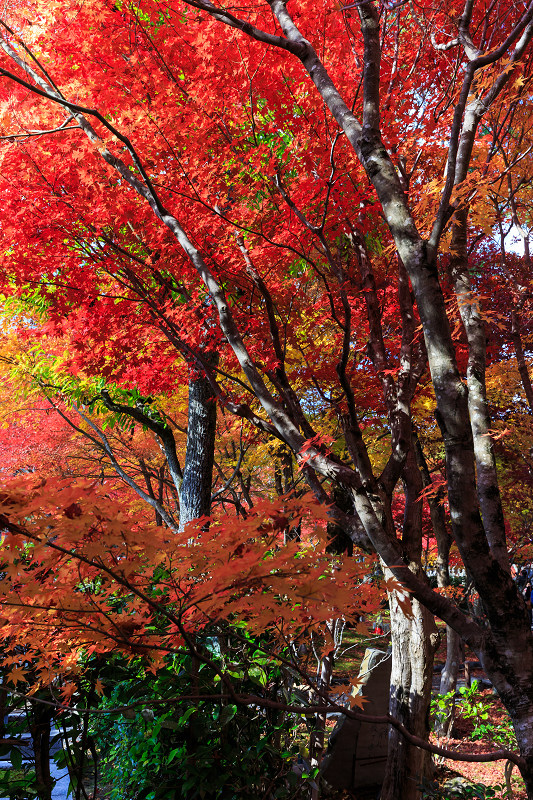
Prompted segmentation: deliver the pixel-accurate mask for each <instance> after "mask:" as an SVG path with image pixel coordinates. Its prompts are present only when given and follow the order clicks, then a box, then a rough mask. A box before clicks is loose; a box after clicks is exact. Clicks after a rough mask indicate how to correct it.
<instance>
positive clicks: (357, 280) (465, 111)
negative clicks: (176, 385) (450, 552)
mask: <svg viewBox="0 0 533 800" xmlns="http://www.w3.org/2000/svg"><path fill="white" fill-rule="evenodd" d="M28 14H36V15H37V17H36V18H38V20H39V24H38V25H34V24H33V22H32V24H30V23H29V22H28V20H27V17H28ZM3 30H4V35H3V39H2V41H1V42H0V46H1V48H2V51H3V56H2V65H1V66H0V75H2V76H3V77H4V78H6V79H7V80H6V81H5V84H4V85H5V87H6V92H9V93H10V94H9V98H8V96H7V94H6V96H5V105H4V125H5V133H4V140H3V141H4V149H3V153H2V185H1V187H0V190H1V191H2V196H3V204H4V208H5V209H6V220H7V222H6V223H5V224H4V225H3V227H2V237H3V239H4V245H3V248H4V253H5V254H4V269H5V271H6V274H7V275H8V276H9V279H8V280H9V281H10V282H11V283H10V284H9V286H12V285H13V283H12V282H13V281H15V283H18V285H19V286H27V285H28V281H35V280H37V281H38V282H40V283H41V284H42V283H48V284H50V285H49V286H48V288H47V289H45V292H44V293H45V297H46V302H47V304H48V306H49V315H50V320H51V322H50V324H51V326H52V328H53V326H54V325H55V326H56V328H57V327H62V326H63V327H66V326H68V327H69V328H70V329H71V331H72V334H73V341H77V348H78V351H77V355H76V358H73V359H72V362H73V364H74V362H75V361H76V359H77V360H78V363H83V364H84V369H90V370H92V371H93V372H94V373H97V372H100V373H101V374H104V375H105V376H106V378H108V377H109V376H110V375H113V377H114V378H115V379H118V380H120V381H122V382H123V383H124V382H125V383H127V382H128V381H129V382H133V381H134V380H135V381H137V382H138V383H139V385H141V386H144V385H146V384H147V383H148V384H149V385H150V386H151V385H157V384H158V383H159V385H161V369H160V365H165V364H166V365H168V364H169V363H172V364H173V363H175V361H174V360H173V356H169V353H170V352H172V353H173V354H174V353H175V352H178V353H180V354H181V356H182V357H183V358H184V359H185V360H186V361H188V362H189V363H192V364H194V365H195V368H196V369H198V370H199V372H201V373H202V374H205V377H206V379H207V381H208V382H209V385H210V386H211V389H212V391H213V393H214V395H215V396H216V397H217V398H218V400H219V402H220V403H221V404H222V405H223V407H224V409H225V412H226V413H231V414H235V415H237V416H240V417H241V418H243V419H245V420H246V421H247V422H248V423H249V424H250V425H251V426H252V427H255V428H256V429H257V430H258V431H262V432H264V433H266V434H268V435H270V436H273V437H275V438H276V439H278V440H281V442H283V443H284V444H285V445H286V446H287V447H288V448H289V449H290V450H291V451H292V453H293V454H294V457H295V459H296V461H297V462H298V464H299V468H300V469H301V471H302V473H303V474H304V475H305V477H306V479H307V481H308V483H309V485H310V487H311V488H312V490H313V491H314V492H315V494H316V496H317V498H319V499H320V500H321V501H322V502H324V503H328V502H329V503H331V501H332V500H333V494H334V492H333V489H334V487H335V486H340V487H342V488H343V489H344V490H345V492H346V493H347V494H349V496H350V498H351V502H352V504H353V510H351V511H348V512H347V511H345V510H343V509H342V508H340V507H339V506H338V505H337V504H336V503H334V502H333V503H331V505H330V513H331V515H332V518H333V519H334V520H335V521H337V522H339V523H341V525H342V526H343V528H344V530H345V531H346V532H347V533H348V534H349V535H350V536H351V537H352V539H353V540H354V541H355V542H356V543H363V544H364V545H365V546H368V544H369V543H370V544H371V546H372V547H373V548H374V549H375V551H376V552H377V553H378V554H379V556H380V558H381V559H382V561H383V563H384V564H385V565H386V567H387V568H388V569H389V570H390V571H391V573H392V574H393V575H394V576H395V578H396V579H397V580H399V581H401V583H402V584H403V585H404V586H406V587H407V588H408V589H409V590H410V591H411V592H412V594H413V597H414V598H415V599H416V601H417V602H420V603H421V604H422V606H423V607H424V608H426V609H427V610H428V611H430V612H431V613H432V614H435V615H437V616H439V617H440V618H441V619H443V620H445V621H446V623H447V624H448V625H449V626H450V627H451V628H453V629H454V630H456V631H457V632H458V633H459V634H460V635H461V637H462V638H463V639H464V641H465V642H466V643H467V644H469V646H471V647H472V648H473V649H474V650H475V651H476V652H477V653H478V655H479V657H480V659H481V661H482V663H483V665H484V667H485V669H486V671H487V673H488V674H489V676H490V677H491V679H492V681H493V683H494V685H495V687H496V688H497V690H498V692H499V694H500V696H501V697H502V700H503V702H504V703H505V705H506V707H507V709H508V710H509V713H510V715H511V717H512V719H513V723H514V726H515V730H516V735H517V741H518V743H519V747H520V752H521V761H520V768H521V771H522V774H523V776H524V779H525V782H526V786H527V790H528V795H529V796H530V797H533V738H532V737H533V734H532V732H531V731H532V729H533V727H532V725H531V718H532V714H533V697H532V695H531V689H530V687H531V685H532V680H531V679H532V677H533V640H532V637H531V631H530V624H529V618H528V614H527V611H526V608H525V605H524V602H523V600H522V598H521V596H520V595H519V593H518V591H517V589H516V587H515V585H514V583H513V581H512V578H511V574H510V569H509V562H508V556H507V546H506V528H505V515H504V508H503V505H502V497H501V493H500V489H499V482H498V471H497V464H496V460H495V456H494V449H493V442H492V438H491V436H492V422H491V418H490V409H489V405H488V402H487V396H486V378H485V373H486V362H487V337H486V328H489V327H490V321H489V323H487V319H486V318H485V315H484V312H483V307H482V306H483V302H482V300H481V298H480V297H479V295H478V294H477V292H476V290H475V282H473V280H472V274H471V262H472V258H473V256H474V254H476V253H478V252H480V251H481V243H482V241H483V237H482V236H481V234H480V223H484V224H485V228H488V230H490V229H491V220H493V219H494V217H493V216H491V215H490V214H491V213H492V211H491V212H490V214H489V212H488V211H487V208H491V209H492V208H493V207H494V205H493V203H491V201H490V198H489V199H487V196H488V192H487V191H486V190H484V187H485V188H486V186H487V183H488V182H490V180H492V179H494V180H495V176H496V175H497V174H498V173H499V171H500V170H501V162H500V161H499V159H498V158H496V157H493V155H494V152H493V151H496V150H498V152H501V150H502V149H503V148H504V147H505V146H506V145H505V144H504V143H503V140H505V142H511V140H513V139H516V137H515V134H516V130H517V124H518V123H517V122H516V121H515V122H513V123H512V124H510V125H508V126H501V125H495V127H494V129H493V132H492V133H491V128H490V124H491V122H494V121H495V120H497V119H498V114H501V113H502V109H504V108H505V106H506V105H508V104H509V103H512V104H514V107H515V108H517V109H519V115H520V116H522V114H523V115H524V116H525V114H526V112H527V109H528V107H529V106H528V100H527V92H526V88H527V86H528V83H529V80H530V70H531V58H530V47H529V45H530V39H531V36H532V34H533V5H531V4H530V5H522V4H521V5H518V6H517V5H516V4H511V3H508V2H505V1H504V0H500V2H496V3H493V4H492V5H490V6H486V5H485V4H483V3H480V2H478V3H476V2H473V0H467V2H466V3H465V4H464V5H462V6H459V5H457V4H454V3H452V4H451V5H450V4H449V5H447V6H446V8H444V7H442V6H441V5H440V4H438V3H433V2H427V3H426V2H424V3H422V4H419V5H414V4H413V5H411V4H407V3H398V4H395V5H388V4H384V5H383V6H381V7H378V5H377V4H375V3H374V2H370V0H369V1H368V2H362V3H357V4H355V5H354V6H353V7H352V6H349V7H335V6H333V5H332V6H331V7H330V6H328V7H326V8H323V9H319V8H317V7H316V6H314V5H312V4H306V3H301V4H299V6H298V7H297V8H295V10H294V12H292V11H289V9H288V8H287V5H286V4H285V3H283V2H281V0H273V1H272V2H271V3H270V4H269V5H266V4H265V5H264V6H260V7H257V8H256V7H250V8H244V9H243V11H242V15H241V16H236V14H235V13H234V11H233V10H231V9H229V8H225V7H222V6H214V5H213V4H211V3H210V2H208V1H207V0H190V2H189V3H186V2H184V3H175V4H174V3H172V4H168V5H166V6H164V7H163V6H160V5H159V4H158V3H155V2H146V3H145V4H144V5H143V7H142V8H139V7H137V6H128V5H127V4H125V3H120V4H115V5H114V6H112V7H111V6H109V5H108V4H106V3H104V2H93V3H91V4H90V5H83V6H79V7H78V5H77V4H75V3H66V2H58V3H57V4H54V5H53V6H50V4H47V5H46V7H44V6H41V5H40V4H38V3H36V4H35V5H32V7H31V10H30V8H29V6H28V9H27V10H26V9H24V8H23V7H17V8H15V9H13V10H12V11H11V17H10V19H9V20H6V21H4V28H3ZM80 32H83V35H81V34H80ZM73 42H76V45H75V46H74V44H73ZM352 63H353V65H354V66H352ZM354 72H355V75H356V77H355V78H354ZM489 137H491V138H490V140H489ZM489 141H490V144H489ZM524 144H525V142H522V141H521V140H520V139H518V145H516V148H517V149H516V148H515V150H514V152H513V156H512V158H511V160H510V161H509V162H508V164H509V166H508V167H506V169H508V170H509V172H510V173H512V171H513V169H516V167H515V164H516V163H517V159H518V160H519V159H521V158H522V156H523V154H524V152H525V149H527V146H526V147H525V148H524V149H521V148H522V147H523V145H524ZM487 148H488V149H487ZM518 163H519V161H518ZM30 203H31V205H30ZM30 208H31V214H29V213H28V209H30ZM193 209H194V211H193ZM474 212H475V213H474ZM502 213H507V211H505V212H502ZM484 234H485V235H487V231H485V232H484ZM30 244H31V248H30ZM476 248H478V250H476ZM58 252H59V253H61V254H62V255H61V267H60V269H59V268H58V262H57V254H58ZM37 254H38V256H39V257H38V259H37V258H36V256H37ZM117 254H119V256H120V266H118V267H117V261H116V255H117ZM484 269H485V267H484ZM58 272H59V275H58ZM9 286H6V289H7V290H9ZM117 286H121V287H124V292H125V294H124V295H123V297H122V299H120V300H119V301H118V302H117V303H115V302H114V301H113V302H110V301H109V298H101V297H100V294H101V293H102V292H103V291H104V292H105V290H106V289H109V288H111V287H112V288H113V289H115V288H116V287H117ZM106 293H107V292H106ZM450 297H454V298H455V303H451V302H450ZM139 299H141V300H142V304H139V305H138V306H136V307H137V308H138V311H137V312H136V313H134V314H132V313H128V314H127V315H126V314H125V308H131V305H130V304H131V303H132V302H135V303H137V301H138V300H139ZM74 305H76V306H77V309H75V308H74ZM104 315H105V316H104ZM104 318H105V320H106V328H105V332H104V331H103V330H102V327H101V325H100V322H101V320H102V319H104ZM124 319H127V320H128V325H129V326H130V329H129V330H128V331H127V332H126V330H125V325H124ZM419 322H420V325H421V329H422V332H423V342H422V339H421V337H420V336H419V335H418V333H417V328H418V324H419ZM455 322H457V323H458V324H459V325H460V329H456V330H455V331H454V329H453V327H452V324H453V323H455ZM146 326H149V327H150V330H152V331H153V330H154V327H155V328H157V330H158V331H159V332H160V340H159V342H158V343H157V345H156V344H155V343H154V342H155V341H156V340H155V339H151V342H152V344H151V347H150V351H151V352H150V353H149V354H147V353H146V352H143V348H142V347H138V342H139V336H140V333H141V332H142V331H143V330H146V329H147V327H146ZM457 331H460V332H459V333H458V332H457ZM163 342H164V344H163ZM207 343H208V344H209V348H210V350H211V351H213V352H216V353H217V359H215V360H213V359H210V358H207V357H206V355H205V353H206V346H207ZM315 350H316V352H314V351H315ZM110 352H111V353H117V354H118V353H120V358H118V357H116V358H112V359H111V363H112V366H110V363H109V353H110ZM165 357H166V360H165ZM500 357H501V352H500ZM426 359H427V361H426ZM147 363H149V364H150V369H149V370H146V369H144V375H143V368H145V367H146V364H147ZM426 363H427V365H428V367H429V373H430V377H431V389H430V390H429V389H428V390H426V391H429V392H430V393H431V392H433V393H434V396H435V400H436V412H435V413H436V419H437V422H438V426H439V429H440V435H441V442H442V445H443V448H444V451H445V453H444V454H445V472H446V480H447V503H448V507H449V513H450V523H451V530H452V533H453V538H454V541H455V543H456V545H457V547H458V549H459V551H460V554H461V558H462V560H463V563H464V565H465V567H466V569H467V570H468V572H469V574H470V575H471V577H472V580H473V582H474V584H475V587H476V590H477V591H478V592H479V595H480V598H481V601H482V604H483V609H484V614H485V620H484V621H483V622H480V621H477V620H474V619H472V618H470V617H468V616H467V615H465V614H464V613H462V612H461V611H460V610H459V609H458V608H457V607H456V606H455V604H454V603H453V602H452V601H451V600H450V599H448V598H446V597H445V596H443V595H442V594H439V593H436V592H434V591H432V590H431V589H430V587H429V586H428V584H427V582H426V581H425V579H424V577H423V576H422V575H421V574H420V569H419V560H420V559H419V552H420V541H421V521H420V513H419V508H418V506H419V504H418V503H417V499H418V496H419V494H420V490H421V488H422V486H423V484H422V481H421V476H420V471H419V470H420V467H419V464H417V461H416V458H415V453H414V445H413V424H412V423H413V416H414V417H415V422H416V413H417V412H416V404H417V402H418V401H419V398H420V397H422V396H423V392H424V387H422V386H420V385H419V384H420V382H421V381H422V382H423V381H425V380H426V372H425V371H426ZM147 373H148V377H147ZM167 385H168V384H167ZM146 388H149V387H148V386H147V387H146ZM149 391H150V389H149ZM111 402H113V400H112V399H111ZM385 432H386V435H387V439H386V442H387V448H386V449H385V448H384V447H383V446H382V445H380V444H377V442H378V441H381V440H380V439H379V437H380V436H382V434H384V433H385ZM329 437H331V438H332V439H333V442H331V439H330V438H329ZM399 481H402V489H401V490H400V489H399V488H398V487H399V483H398V482H399ZM398 498H400V499H401V502H403V504H404V509H405V514H404V521H403V525H402V530H401V532H400V537H399V536H398V532H397V530H396V528H395V526H394V518H393V514H392V507H393V502H395V501H396V500H397V499H398ZM391 786H392V784H390V782H389V787H391ZM392 791H393V790H392V788H388V789H387V792H392ZM386 796H388V795H387V794H386Z"/></svg>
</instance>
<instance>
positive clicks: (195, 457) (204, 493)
mask: <svg viewBox="0 0 533 800" xmlns="http://www.w3.org/2000/svg"><path fill="white" fill-rule="evenodd" d="M216 421H217V410H216V401H215V396H214V393H213V389H212V387H211V384H210V383H209V381H208V379H207V378H206V377H205V376H200V377H196V378H193V379H191V380H190V382H189V412H188V423H187V449H186V453H185V466H184V468H183V481H182V483H181V489H180V530H183V529H184V528H185V525H186V524H187V523H188V522H191V521H192V520H193V519H198V517H202V516H204V515H208V514H209V512H210V510H211V488H212V482H213V460H214V454H215V433H216Z"/></svg>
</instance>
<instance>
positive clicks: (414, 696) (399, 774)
mask: <svg viewBox="0 0 533 800" xmlns="http://www.w3.org/2000/svg"><path fill="white" fill-rule="evenodd" d="M389 604H390V610H391V616H390V618H391V640H392V674H391V688H390V704H389V713H390V714H392V715H393V716H394V717H395V718H396V719H399V720H400V721H401V722H402V723H403V724H404V725H405V726H406V727H407V728H408V729H409V731H411V732H412V733H415V732H416V735H417V736H420V737H421V738H424V739H427V738H428V736H429V706H430V701H431V680H432V676H433V656H434V654H435V648H436V643H437V632H436V627H435V621H434V619H433V616H432V615H431V614H430V613H429V612H428V611H427V609H425V608H424V607H423V606H422V605H420V603H419V602H418V601H417V600H413V603H412V617H409V616H407V615H406V614H405V613H404V612H403V610H402V609H401V607H400V606H399V604H398V601H397V597H396V596H395V595H394V594H391V595H389ZM430 768H431V757H430V754H429V753H426V752H425V751H423V750H420V749H419V748H417V747H413V746H411V745H409V744H408V743H407V742H406V741H405V739H404V738H403V736H401V734H399V733H398V731H397V730H396V729H394V728H391V729H390V732H389V751H388V759H387V767H386V771H385V780H384V783H383V788H382V791H381V795H380V800H398V798H402V800H418V798H419V797H420V784H421V782H422V779H423V778H424V777H428V774H429V772H430Z"/></svg>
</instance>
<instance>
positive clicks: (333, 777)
mask: <svg viewBox="0 0 533 800" xmlns="http://www.w3.org/2000/svg"><path fill="white" fill-rule="evenodd" d="M390 676H391V656H390V655H389V654H387V653H385V652H383V650H375V649H368V650H366V651H365V657H364V659H363V663H362V664H361V669H360V671H359V678H360V679H361V680H362V684H361V685H360V686H359V689H358V694H362V695H363V697H364V698H365V700H366V702H365V704H364V707H363V711H364V712H365V713H367V714H372V715H377V716H383V715H384V714H387V713H388V710H389V694H390ZM388 735H389V726H388V725H384V724H382V723H381V724H380V723H369V722H361V721H360V720H353V719H348V718H347V717H343V718H342V719H341V720H339V722H338V723H337V725H336V726H335V728H334V729H333V732H332V734H331V736H330V737H329V743H328V750H327V753H326V755H325V757H324V759H323V760H322V763H321V765H320V772H321V775H322V777H323V778H324V780H325V781H326V782H327V783H329V784H330V786H332V787H333V788H334V789H349V790H351V791H354V790H356V789H365V788H366V789H371V788H372V787H379V786H381V784H382V783H383V777H384V774H385V765H386V763H387V746H388Z"/></svg>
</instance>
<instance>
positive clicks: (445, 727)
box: [435, 625, 463, 736]
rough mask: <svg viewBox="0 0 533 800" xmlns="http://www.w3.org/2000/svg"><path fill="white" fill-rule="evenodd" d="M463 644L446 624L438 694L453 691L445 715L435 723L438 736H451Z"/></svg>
mask: <svg viewBox="0 0 533 800" xmlns="http://www.w3.org/2000/svg"><path fill="white" fill-rule="evenodd" d="M462 653H463V646H462V642H461V637H460V636H459V634H458V633H457V632H456V631H454V629H453V628H450V626H449V625H446V663H445V664H444V669H443V670H442V674H441V677H440V687H439V694H449V693H450V692H453V693H454V696H453V697H452V698H451V700H450V706H449V708H448V709H447V710H446V715H445V716H442V717H439V719H437V721H436V723H435V732H436V733H437V735H438V736H451V735H452V731H453V723H454V720H455V690H456V688H457V675H458V672H459V664H460V663H461V661H462V660H463V659H462Z"/></svg>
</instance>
